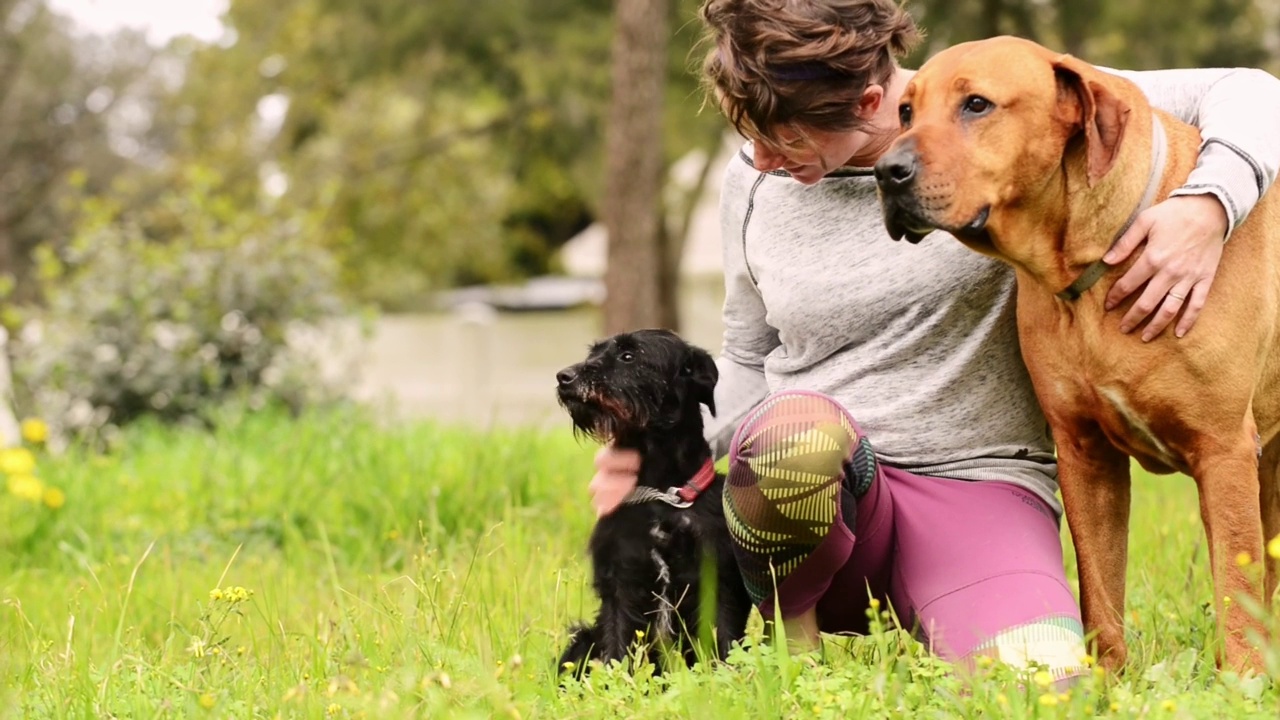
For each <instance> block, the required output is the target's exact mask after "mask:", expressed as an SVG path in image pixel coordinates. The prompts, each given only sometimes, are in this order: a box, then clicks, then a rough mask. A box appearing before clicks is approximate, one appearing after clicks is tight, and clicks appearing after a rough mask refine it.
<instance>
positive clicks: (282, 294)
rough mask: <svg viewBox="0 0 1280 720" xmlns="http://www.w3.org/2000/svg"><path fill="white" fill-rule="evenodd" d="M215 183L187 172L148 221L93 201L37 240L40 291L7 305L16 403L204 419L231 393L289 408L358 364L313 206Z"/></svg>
mask: <svg viewBox="0 0 1280 720" xmlns="http://www.w3.org/2000/svg"><path fill="white" fill-rule="evenodd" d="M206 179H207V180H208V181H207V182H206V181H205V180H206ZM215 184H216V180H215V179H214V178H212V176H209V177H208V178H205V179H202V178H201V177H200V176H199V174H196V175H194V176H192V182H190V183H187V184H186V185H187V187H185V188H184V189H180V190H171V191H169V192H167V193H166V194H165V195H164V196H163V197H162V198H161V199H160V200H159V201H158V202H157V204H156V205H155V206H153V208H152V210H151V212H150V214H149V216H148V217H147V218H143V221H142V222H138V221H137V219H130V218H127V217H125V216H123V215H122V214H120V213H118V212H116V211H114V210H113V209H112V208H111V207H109V206H107V205H105V204H98V203H96V202H95V201H89V202H88V203H86V205H85V209H84V211H83V213H82V221H81V223H80V225H79V229H78V231H77V233H76V235H75V237H74V238H72V240H71V241H70V242H69V243H67V244H66V246H65V247H64V248H63V249H62V250H61V251H60V252H54V251H49V250H45V251H44V252H43V253H42V254H41V255H40V256H39V260H38V262H39V266H40V269H41V270H40V275H41V280H42V288H43V293H44V300H45V301H44V303H43V304H42V305H41V306H40V307H38V308H28V309H26V310H22V311H19V312H18V314H17V316H15V317H10V318H9V320H10V322H12V323H16V324H17V325H18V326H19V327H18V332H17V333H16V335H17V342H16V343H15V344H14V347H13V349H12V352H13V369H14V376H15V390H16V394H17V397H18V402H19V406H20V407H21V408H22V409H23V411H24V412H25V413H27V414H33V415H38V416H40V417H43V418H45V419H46V420H48V422H49V423H50V425H51V426H52V427H53V429H54V433H55V435H60V434H64V433H67V434H74V435H83V434H85V433H89V434H92V435H97V434H99V433H101V432H102V431H103V430H108V431H109V430H111V429H113V428H115V427H118V426H119V425H121V424H124V423H127V422H129V421H131V420H134V419H136V418H138V417H140V416H143V415H154V416H157V417H159V418H161V419H164V420H170V421H197V422H207V415H206V414H205V413H203V412H202V411H203V409H204V408H206V407H208V406H209V405H210V404H212V403H218V402H222V401H227V400H239V401H244V402H248V403H249V404H250V405H251V406H252V407H261V406H263V405H265V404H266V403H269V402H280V403H283V404H285V405H287V406H288V407H290V408H291V409H293V410H295V411H296V410H299V409H301V408H302V407H303V406H305V405H308V404H312V403H317V402H324V401H327V400H332V399H334V398H336V397H338V395H339V393H340V391H341V390H342V389H343V387H342V386H343V384H344V381H349V380H350V376H351V374H352V372H353V371H354V367H355V361H356V359H355V355H354V353H355V352H356V350H357V348H358V347H359V343H358V342H357V343H347V348H346V349H345V350H344V349H343V348H341V347H337V346H338V345H340V344H341V333H338V332H336V330H337V329H339V328H341V327H346V328H347V329H349V327H350V323H344V318H345V317H346V313H347V307H346V305H345V303H344V302H343V300H342V299H341V298H340V297H339V295H338V293H337V268H336V266H335V263H334V262H333V260H332V258H330V257H329V256H328V255H327V254H326V253H325V252H324V251H323V250H321V249H319V248H317V247H316V246H315V245H314V244H313V243H309V242H308V241H307V235H308V233H309V232H311V231H312V229H313V227H314V223H315V220H314V219H310V218H307V217H304V216H296V217H286V218H278V217H272V216H271V215H270V214H269V213H264V214H248V213H243V212H237V211H236V210H235V209H234V205H233V204H232V203H229V202H224V201H223V200H222V199H220V198H218V197H216V196H214V195H213V194H212V193H211V192H210V191H209V188H210V187H213V186H214V185H215ZM157 217H160V218H163V222H158V221H157V220H156V218H157Z"/></svg>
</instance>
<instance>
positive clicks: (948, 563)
mask: <svg viewBox="0 0 1280 720" xmlns="http://www.w3.org/2000/svg"><path fill="white" fill-rule="evenodd" d="M860 442H861V443H862V447H863V448H866V443H865V439H864V438H863V437H862V434H861V430H860V429H859V428H858V426H857V424H856V423H855V422H854V421H853V419H852V417H850V416H849V414H848V412H847V411H845V410H844V408H842V407H841V406H840V405H839V403H837V402H836V401H835V400H832V399H831V398H828V397H826V396H823V395H818V394H816V393H802V392H786V393H779V394H777V395H774V396H772V397H770V398H769V399H768V400H766V401H765V402H764V403H762V404H761V405H760V406H759V407H758V408H756V409H755V410H753V411H752V412H751V413H750V414H748V416H747V419H746V420H745V421H744V422H743V424H742V426H741V427H740V428H739V430H738V433H737V436H736V438H735V441H734V446H733V448H732V450H731V455H730V473H729V481H728V483H727V485H726V493H725V509H726V515H727V516H728V518H729V525H730V531H731V533H732V534H733V536H734V540H735V553H736V556H737V558H738V560H739V565H740V566H741V567H742V568H743V571H744V575H745V576H746V577H747V584H748V588H749V589H751V590H752V591H753V595H754V596H756V599H757V601H758V602H759V604H760V608H761V611H762V612H763V613H765V616H766V617H771V616H772V613H773V602H774V599H775V597H776V600H777V602H778V604H779V607H780V609H781V612H782V616H783V617H784V618H790V617H794V616H796V615H798V614H800V613H803V612H805V611H807V610H809V609H811V608H816V612H817V618H818V624H819V627H820V629H821V630H822V631H824V632H830V633H838V632H853V633H861V632H865V631H866V629H867V608H868V600H869V598H876V599H878V600H880V601H881V602H888V603H890V604H891V605H892V608H893V610H894V611H895V612H896V613H897V616H898V618H899V619H900V620H901V621H902V623H903V625H904V626H905V627H908V628H911V629H913V630H914V632H915V634H916V637H918V638H919V639H920V640H921V641H922V642H924V643H926V644H927V645H928V646H929V647H930V648H931V649H932V650H933V651H934V652H936V653H937V654H938V655H939V656H941V657H943V658H945V659H948V660H953V661H961V662H963V661H966V660H968V659H971V658H973V657H975V656H977V655H987V656H991V657H993V658H997V659H1000V660H1003V661H1005V662H1010V663H1012V664H1015V665H1019V666H1025V665H1027V664H1029V663H1030V662H1033V661H1034V662H1036V663H1038V664H1040V665H1044V666H1047V667H1048V668H1049V669H1050V670H1051V672H1053V674H1054V675H1055V677H1057V678H1065V677H1069V676H1072V675H1076V674H1079V673H1080V672H1082V671H1084V669H1085V666H1084V664H1083V656H1084V654H1085V647H1084V642H1083V633H1082V630H1081V623H1080V609H1079V606H1078V605H1077V604H1076V601H1075V598H1074V596H1073V595H1072V592H1071V589H1070V587H1069V586H1068V585H1067V582H1066V573H1065V571H1064V568H1063V562H1062V545H1061V541H1060V539H1059V534H1058V519H1057V517H1055V515H1054V514H1053V512H1052V511H1051V510H1050V509H1049V507H1048V506H1047V505H1046V504H1045V503H1044V501H1042V500H1040V499H1039V498H1037V497H1036V496H1035V495H1033V494H1031V493H1030V492H1029V491H1026V490H1023V489H1022V488H1020V487H1018V486H1016V485H1012V484H1009V483H1003V482H991V481H984V482H972V481H965V480H951V479H945V478H938V477H926V476H921V475H914V474H912V473H909V472H905V471H903V470H899V469H896V468H892V467H886V466H883V465H882V464H880V463H878V462H875V461H874V459H872V460H871V461H869V462H863V461H862V460H861V459H860V458H859V453H857V452H856V451H857V449H858V447H859V444H860ZM866 455H867V456H869V457H873V456H871V455H870V453H866ZM859 467H860V468H862V469H861V472H862V473H863V474H864V475H865V477H863V478H861V482H859V481H858V479H856V478H855V479H851V475H853V474H855V468H859ZM868 482H869V485H868ZM858 485H861V487H857V486H858ZM852 488H856V489H857V490H859V491H862V492H864V493H865V494H862V496H861V497H860V498H858V499H857V500H856V522H853V523H850V522H849V521H848V519H847V518H846V516H847V515H852V514H855V513H853V512H851V511H852V510H853V508H852V507H850V505H851V504H852V503H854V502H855V501H854V499H853V498H854V496H853V495H852V494H851V489H852ZM851 524H852V525H853V528H852V529H851V527H850V525H851ZM855 531H856V532H855ZM855 535H856V539H855ZM765 568H767V570H765ZM762 572H765V573H767V574H768V575H769V577H768V578H767V579H763V578H762V574H761V573H762ZM753 586H754V587H753ZM775 587H776V595H775V594H774V588H775ZM762 590H763V591H762Z"/></svg>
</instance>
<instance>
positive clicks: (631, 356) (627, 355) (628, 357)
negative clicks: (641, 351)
mask: <svg viewBox="0 0 1280 720" xmlns="http://www.w3.org/2000/svg"><path fill="white" fill-rule="evenodd" d="M618 359H619V360H621V361H622V362H631V361H632V360H635V359H636V356H635V353H631V352H624V353H622V354H621V355H619V356H618Z"/></svg>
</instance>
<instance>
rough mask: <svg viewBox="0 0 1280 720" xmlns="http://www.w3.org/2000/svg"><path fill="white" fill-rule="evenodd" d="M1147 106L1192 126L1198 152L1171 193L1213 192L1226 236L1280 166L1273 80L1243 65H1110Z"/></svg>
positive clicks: (1278, 84) (1277, 84) (1279, 112)
mask: <svg viewBox="0 0 1280 720" xmlns="http://www.w3.org/2000/svg"><path fill="white" fill-rule="evenodd" d="M1109 72H1114V73H1115V74H1117V75H1120V76H1121V77H1125V78H1127V79H1129V80H1131V81H1133V82H1134V83H1136V84H1137V85H1138V86H1139V87H1140V88H1141V89H1142V91H1143V93H1145V94H1146V96H1147V99H1148V100H1150V102H1151V104H1152V105H1153V106H1154V107H1157V108H1159V109H1161V110H1164V111H1166V112H1168V113H1170V114H1172V115H1175V116H1177V117H1178V118H1179V119H1181V120H1182V121H1183V122H1186V123H1188V124H1191V125H1194V126H1196V127H1197V128H1199V129H1200V136H1201V144H1200V157H1199V160H1198V161H1197V163H1196V167H1195V169H1194V170H1193V171H1192V172H1191V175H1190V176H1189V177H1188V178H1187V181H1186V183H1184V184H1183V186H1182V187H1180V188H1178V189H1177V190H1175V191H1174V192H1173V195H1206V194H1207V195H1213V196H1214V197H1216V198H1218V201H1219V202H1221V203H1222V206H1223V207H1224V208H1226V210H1227V237H1228V238H1229V237H1231V233H1232V231H1234V230H1235V228H1236V227H1237V226H1239V224H1240V223H1241V222H1243V221H1244V219H1245V218H1246V217H1247V216H1248V215H1249V212H1250V211H1251V210H1253V206H1254V205H1256V204H1257V202H1258V200H1259V199H1260V198H1261V197H1262V195H1263V193H1265V192H1266V191H1267V188H1269V187H1271V183H1272V182H1274V181H1275V179H1276V171H1277V168H1278V167H1280V79H1277V78H1276V77H1275V76H1273V75H1271V74H1270V73H1267V72H1265V71H1263V70H1256V69H1251V68H1233V69H1195V70H1152V71H1147V72H1135V71H1115V70H1110V71H1109Z"/></svg>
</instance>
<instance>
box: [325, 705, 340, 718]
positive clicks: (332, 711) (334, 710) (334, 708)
mask: <svg viewBox="0 0 1280 720" xmlns="http://www.w3.org/2000/svg"><path fill="white" fill-rule="evenodd" d="M325 712H326V713H328V714H329V715H330V716H333V715H337V714H338V713H340V712H342V706H341V705H339V704H338V703H330V704H329V707H327V708H325Z"/></svg>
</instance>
